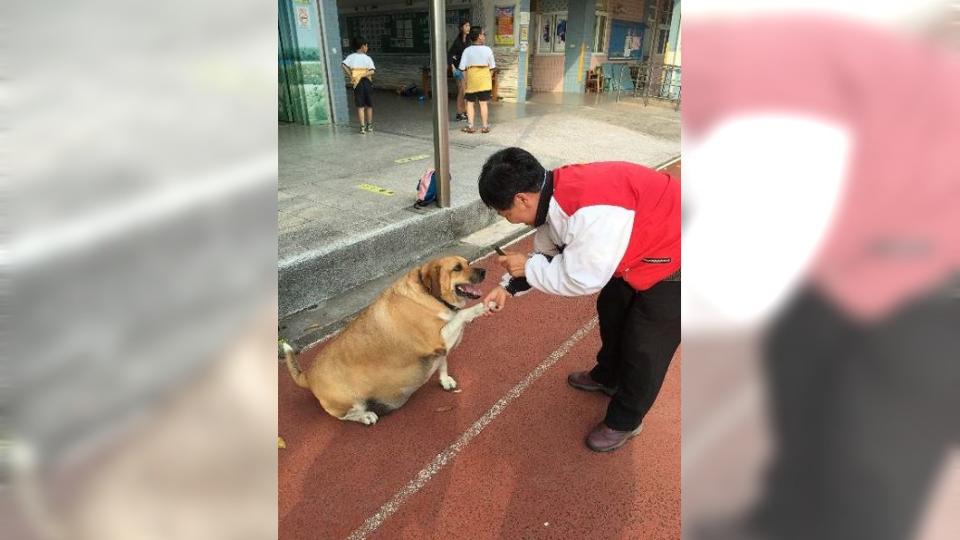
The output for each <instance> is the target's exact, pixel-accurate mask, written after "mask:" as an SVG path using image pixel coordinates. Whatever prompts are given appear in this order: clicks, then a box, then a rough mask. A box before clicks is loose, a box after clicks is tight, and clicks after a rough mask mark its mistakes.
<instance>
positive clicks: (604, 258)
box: [524, 206, 634, 296]
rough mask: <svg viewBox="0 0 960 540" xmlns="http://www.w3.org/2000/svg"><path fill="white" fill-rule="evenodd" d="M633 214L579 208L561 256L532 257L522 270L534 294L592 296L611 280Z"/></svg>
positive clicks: (627, 239) (622, 210)
mask: <svg viewBox="0 0 960 540" xmlns="http://www.w3.org/2000/svg"><path fill="white" fill-rule="evenodd" d="M633 217H634V212H633V211H632V210H627V209H626V208H621V207H619V206H588V207H586V208H581V209H580V210H578V211H577V212H576V213H574V214H573V215H572V216H570V219H569V221H568V222H567V227H566V234H565V235H564V238H563V241H564V243H565V246H564V248H563V252H562V253H560V254H558V255H556V256H554V257H553V258H552V259H548V258H547V257H546V256H544V255H541V254H538V255H534V256H533V257H531V258H530V259H529V260H528V261H527V265H526V267H525V269H524V272H525V274H526V278H527V282H529V283H530V285H531V286H532V287H533V288H535V289H538V290H541V291H543V292H546V293H550V294H558V295H562V296H581V295H587V294H593V293H595V292H597V291H599V290H600V289H602V288H603V286H604V285H606V284H607V282H608V281H610V278H611V277H613V273H614V272H615V271H616V270H617V266H619V264H620V261H621V260H622V259H623V255H624V253H626V251H627V245H628V244H629V242H630V235H631V233H632V232H633Z"/></svg>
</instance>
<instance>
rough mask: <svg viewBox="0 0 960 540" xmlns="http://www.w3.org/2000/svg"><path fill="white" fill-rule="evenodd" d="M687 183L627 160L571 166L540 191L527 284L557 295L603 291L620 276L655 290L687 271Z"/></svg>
mask: <svg viewBox="0 0 960 540" xmlns="http://www.w3.org/2000/svg"><path fill="white" fill-rule="evenodd" d="M680 208H681V206H680V181H679V180H678V179H676V178H674V177H672V176H670V175H669V174H667V173H665V172H661V171H655V170H653V169H649V168H647V167H643V166H641V165H637V164H634V163H627V162H599V163H588V164H584V165H569V166H566V167H561V168H559V169H556V170H554V171H553V172H552V174H550V173H548V175H547V178H546V180H545V182H544V187H543V189H541V192H540V207H539V208H538V212H537V220H536V222H535V225H536V226H537V227H538V228H537V232H536V235H535V237H534V248H535V250H536V252H537V254H535V255H534V256H533V257H531V258H530V259H529V260H528V261H527V264H526V268H525V272H526V279H527V282H528V283H529V284H530V285H531V286H532V287H533V288H535V289H539V290H541V291H543V292H546V293H550V294H558V295H563V296H579V295H587V294H593V293H595V292H598V291H599V290H600V289H602V288H603V286H604V285H606V284H607V282H608V281H610V279H611V278H614V277H622V278H623V279H624V280H625V281H626V282H627V283H629V284H630V286H632V287H633V288H634V289H636V290H638V291H642V290H645V289H649V288H650V287H652V286H653V285H655V284H656V283H658V282H660V281H662V280H663V279H664V278H666V277H668V276H671V275H672V274H675V273H676V272H677V271H679V270H680Z"/></svg>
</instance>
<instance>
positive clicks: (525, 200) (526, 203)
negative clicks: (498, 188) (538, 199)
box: [514, 193, 533, 208]
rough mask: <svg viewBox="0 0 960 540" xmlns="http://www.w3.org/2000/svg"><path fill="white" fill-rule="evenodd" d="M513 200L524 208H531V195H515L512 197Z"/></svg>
mask: <svg viewBox="0 0 960 540" xmlns="http://www.w3.org/2000/svg"><path fill="white" fill-rule="evenodd" d="M514 199H515V200H516V201H517V202H520V203H522V204H523V207H524V208H530V207H531V206H533V193H517V194H516V195H514Z"/></svg>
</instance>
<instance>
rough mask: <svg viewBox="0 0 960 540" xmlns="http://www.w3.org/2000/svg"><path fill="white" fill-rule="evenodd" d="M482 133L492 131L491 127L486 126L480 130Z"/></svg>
mask: <svg viewBox="0 0 960 540" xmlns="http://www.w3.org/2000/svg"><path fill="white" fill-rule="evenodd" d="M480 133H490V128H489V127H485V128H483V129H481V130H480Z"/></svg>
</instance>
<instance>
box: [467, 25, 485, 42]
mask: <svg viewBox="0 0 960 540" xmlns="http://www.w3.org/2000/svg"><path fill="white" fill-rule="evenodd" d="M482 33H483V27H482V26H471V27H470V33H469V34H468V35H467V39H469V40H470V43H476V42H477V40H478V39H480V34H482Z"/></svg>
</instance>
